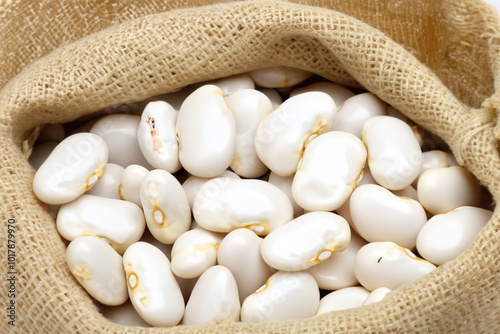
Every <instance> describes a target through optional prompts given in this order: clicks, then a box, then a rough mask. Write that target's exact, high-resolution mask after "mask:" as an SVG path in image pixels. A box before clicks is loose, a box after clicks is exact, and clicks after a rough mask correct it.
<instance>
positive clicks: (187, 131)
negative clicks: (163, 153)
mask: <svg viewBox="0 0 500 334" xmlns="http://www.w3.org/2000/svg"><path fill="white" fill-rule="evenodd" d="M176 132H177V137H178V139H179V159H180V162H181V164H182V166H183V167H184V168H185V169H186V170H187V171H188V172H189V173H190V174H193V175H196V176H199V177H214V176H217V175H219V174H220V173H222V172H223V171H224V170H226V169H227V168H228V167H229V164H230V163H231V161H232V160H233V156H234V149H235V136H236V132H235V122H234V117H233V115H232V114H231V111H230V110H229V108H228V107H227V104H226V102H225V100H224V96H223V93H222V91H221V90H220V88H219V87H217V86H214V85H205V86H202V87H200V88H198V89H197V90H195V91H194V92H193V93H191V95H189V96H188V97H187V98H186V99H185V100H184V102H183V103H182V106H181V109H180V110H179V115H178V116H177V124H176Z"/></svg>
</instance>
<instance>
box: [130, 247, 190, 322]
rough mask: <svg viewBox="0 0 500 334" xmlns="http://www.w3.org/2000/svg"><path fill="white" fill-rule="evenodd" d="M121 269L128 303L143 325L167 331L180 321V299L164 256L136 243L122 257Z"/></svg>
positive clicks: (176, 285)
mask: <svg viewBox="0 0 500 334" xmlns="http://www.w3.org/2000/svg"><path fill="white" fill-rule="evenodd" d="M123 268H124V269H125V273H126V275H127V287H128V294H129V297H130V300H131V301H132V304H133V305H134V308H135V309H136V311H137V313H139V315H140V316H141V317H142V318H143V319H144V320H145V321H146V322H147V323H149V324H151V325H153V326H157V327H167V326H175V325H177V324H178V323H179V322H180V321H181V319H182V316H183V314H184V298H183V297H182V293H181V290H180V289H179V285H178V284H177V281H176V280H175V277H174V275H173V274H172V272H171V271H170V262H169V261H168V258H167V257H166V256H165V254H163V253H162V252H161V251H160V250H159V249H158V248H156V247H154V246H152V245H150V244H148V243H145V242H142V241H140V242H136V243H134V244H133V245H131V246H130V247H129V248H128V249H127V250H126V251H125V254H123Z"/></svg>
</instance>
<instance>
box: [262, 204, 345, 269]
mask: <svg viewBox="0 0 500 334" xmlns="http://www.w3.org/2000/svg"><path fill="white" fill-rule="evenodd" d="M350 239H351V229H350V227H349V224H348V223H347V221H346V220H345V219H344V218H342V217H341V216H339V215H337V214H334V213H331V212H320V211H317V212H309V213H306V214H304V215H302V216H300V217H297V218H295V219H294V220H292V221H291V222H289V223H288V224H285V225H283V226H281V227H279V228H278V229H276V230H274V231H272V232H271V233H269V234H268V235H267V236H266V237H265V238H264V241H263V242H262V246H261V250H260V252H261V255H262V258H263V259H264V261H266V263H267V264H268V265H270V266H271V267H273V268H275V269H278V270H283V271H297V270H304V269H307V268H310V267H312V266H314V265H316V264H318V263H321V262H322V261H324V260H326V259H328V258H329V257H330V256H331V255H332V254H334V253H337V252H342V251H344V250H345V249H346V248H347V246H348V245H349V241H350Z"/></svg>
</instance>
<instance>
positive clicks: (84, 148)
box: [33, 133, 108, 204]
mask: <svg viewBox="0 0 500 334" xmlns="http://www.w3.org/2000/svg"><path fill="white" fill-rule="evenodd" d="M107 162H108V147H107V146H106V143H105V142H104V141H103V140H102V138H100V137H99V136H97V135H94V134H91V133H78V134H75V135H72V136H69V137H67V138H66V139H64V140H63V141H62V142H60V143H59V145H57V146H56V148H54V150H53V151H52V152H51V153H50V155H49V156H48V158H47V159H46V160H45V162H44V163H43V164H42V165H41V166H40V168H38V170H37V172H36V174H35V178H34V179H33V191H34V193H35V195H36V196H37V197H38V198H39V199H40V200H42V201H43V202H45V203H47V204H63V203H68V202H71V201H72V200H74V199H77V198H78V197H80V196H81V195H82V194H83V193H84V192H85V191H87V190H89V189H90V188H91V187H92V186H93V185H94V184H95V183H96V182H97V181H99V179H100V178H101V177H102V174H103V173H104V169H105V168H106V164H107Z"/></svg>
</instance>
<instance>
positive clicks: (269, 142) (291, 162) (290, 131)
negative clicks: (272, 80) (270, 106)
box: [255, 92, 336, 176]
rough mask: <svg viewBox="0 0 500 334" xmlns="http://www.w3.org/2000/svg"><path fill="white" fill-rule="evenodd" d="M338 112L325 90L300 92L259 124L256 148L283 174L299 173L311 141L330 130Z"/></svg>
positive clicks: (266, 162) (271, 166)
mask: <svg viewBox="0 0 500 334" xmlns="http://www.w3.org/2000/svg"><path fill="white" fill-rule="evenodd" d="M335 116H336V106H335V102H334V101H333V99H332V98H331V97H330V96H329V95H328V94H325V93H322V92H308V93H303V94H300V95H296V96H294V97H292V98H290V99H288V100H286V101H285V102H283V104H281V105H280V106H279V107H278V108H276V109H275V110H274V111H273V112H272V113H271V114H269V115H268V116H266V117H265V118H264V119H263V120H262V122H261V123H260V124H259V127H258V128H257V131H256V133H255V150H256V152H257V155H258V156H259V158H260V160H261V161H262V162H263V163H264V164H265V165H266V166H267V167H269V169H271V170H272V171H273V172H275V173H276V174H278V175H280V176H289V175H292V174H293V173H295V171H296V170H297V166H298V163H299V161H300V159H301V158H302V154H303V151H304V149H305V147H306V145H307V143H308V142H309V141H310V140H312V139H313V138H315V137H316V136H319V135H320V134H322V133H324V132H326V131H328V130H329V129H330V127H331V125H332V123H333V121H334V119H335Z"/></svg>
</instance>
